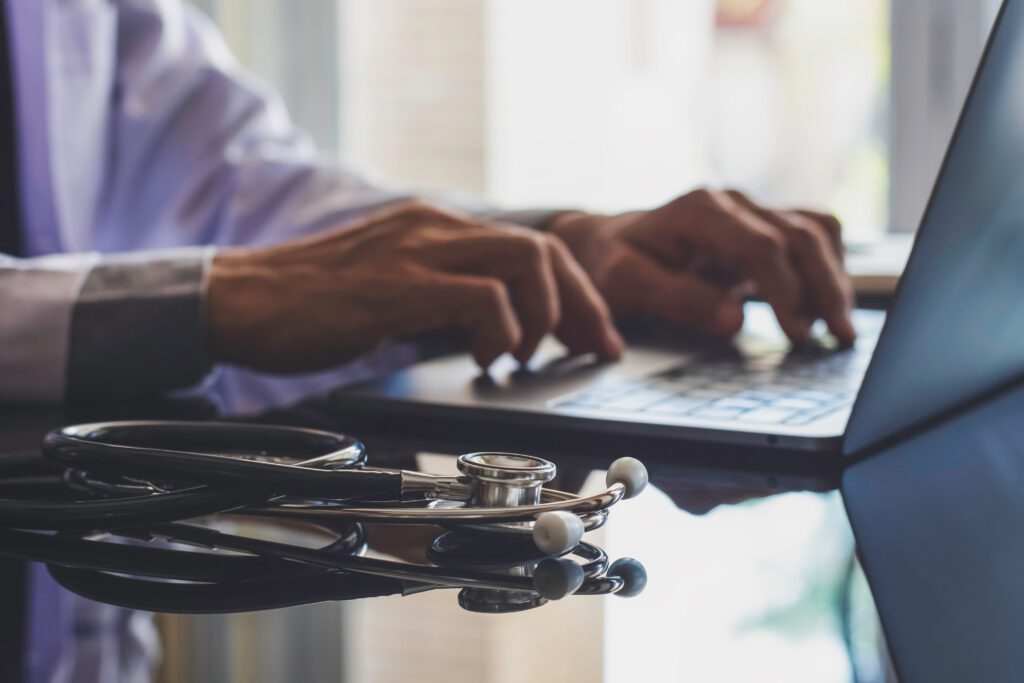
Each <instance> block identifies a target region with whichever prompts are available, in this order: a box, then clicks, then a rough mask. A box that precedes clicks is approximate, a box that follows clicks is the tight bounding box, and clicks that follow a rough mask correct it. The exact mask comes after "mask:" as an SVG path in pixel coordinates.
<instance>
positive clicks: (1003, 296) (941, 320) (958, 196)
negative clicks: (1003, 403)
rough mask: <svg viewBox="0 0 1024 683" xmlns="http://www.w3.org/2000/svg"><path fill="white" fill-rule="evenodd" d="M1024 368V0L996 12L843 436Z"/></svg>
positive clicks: (847, 446) (933, 408) (856, 439)
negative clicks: (998, 13)
mask: <svg viewBox="0 0 1024 683" xmlns="http://www.w3.org/2000/svg"><path fill="white" fill-rule="evenodd" d="M1021 376H1024V0H1007V1H1006V2H1005V3H1004V5H1003V8H1002V11H1001V13H1000V16H999V18H998V19H997V20H996V23H995V27H994V28H993V32H992V36H991V37H990V38H989V43H988V46H987V48H986V50H985V55H984V56H983V57H982V60H981V64H980V66H979V67H978V74H977V75H976V76H975V80H974V84H973V86H972V88H971V92H970V94H969V95H968V97H967V102H966V104H965V105H964V110H963V112H962V114H961V117H960V122H959V124H958V125H957V130H956V132H955V133H954V135H953V141H952V142H951V143H950V147H949V150H948V151H947V153H946V159H945V161H944V163H943V168H942V170H941V171H940V173H939V177H938V180H937V182H936V185H935V188H934V190H933V192H932V196H931V199H930V201H929V204H928V208H927V209H926V211H925V214H924V218H923V220H922V223H921V226H920V230H919V231H918V237H917V241H916V243H915V245H914V251H913V253H912V254H911V257H910V261H909V262H908V264H907V268H906V270H905V271H904V273H903V278H902V279H901V281H900V286H899V290H898V292H897V295H896V299H895V301H894V302H893V306H892V308H891V310H890V311H889V316H888V319H887V321H886V325H885V329H884V330H883V332H882V336H881V338H880V340H879V342H878V346H877V348H876V350H875V354H874V357H873V358H872V359H871V365H870V367H869V368H868V372H867V375H866V376H865V379H864V384H863V385H862V387H861V391H860V394H859V395H858V397H857V402H856V404H855V406H854V409H853V414H852V415H851V417H850V422H849V424H848V427H847V433H846V438H845V441H844V445H843V450H844V452H845V453H847V454H850V453H856V452H859V451H861V450H863V449H865V448H867V447H870V446H872V445H875V444H877V443H879V442H880V441H882V440H884V439H886V438H887V437H891V436H894V435H896V434H898V433H901V432H903V431H904V430H906V429H908V428H910V427H913V426H915V425H918V424H920V423H921V422H923V421H925V420H927V419H929V418H932V417H935V416H936V415H939V414H941V413H943V412H944V411H947V410H949V409H952V408H955V407H957V406H959V405H961V404H963V403H966V402H968V401H969V400H971V399H973V398H976V397H978V396H980V395H983V394H985V393H987V392H989V391H991V390H994V389H996V388H998V387H1001V386H1003V385H1006V384H1008V383H1009V382H1011V381H1012V380H1014V379H1015V378H1019V377H1021Z"/></svg>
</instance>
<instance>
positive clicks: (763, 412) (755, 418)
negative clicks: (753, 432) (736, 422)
mask: <svg viewBox="0 0 1024 683" xmlns="http://www.w3.org/2000/svg"><path fill="white" fill-rule="evenodd" d="M798 412H800V411H798V410H793V409H792V408H771V407H769V408H755V409H754V410H750V411H747V412H746V413H744V414H743V416H742V417H741V418H740V419H741V420H742V421H743V422H759V423H764V424H779V423H780V422H784V421H786V420H787V419H789V418H791V417H793V416H794V415H795V414H797V413H798Z"/></svg>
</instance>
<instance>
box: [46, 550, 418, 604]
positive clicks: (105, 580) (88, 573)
mask: <svg viewBox="0 0 1024 683" xmlns="http://www.w3.org/2000/svg"><path fill="white" fill-rule="evenodd" d="M292 564H293V563H292ZM293 566H294V564H293ZM48 569H49V571H50V575H51V576H53V578H54V580H55V581H56V582H57V583H59V584H60V585H61V586H63V587H64V588H67V589H68V590H70V591H73V592H75V593H78V594H79V595H82V596H84V597H86V598H89V599H91V600H97V601H100V602H104V603H108V604H112V605H118V606H120V607H126V608H129V609H139V610H146V611H149V612H162V613H167V614H224V613H238V612H255V611H260V610H267V609H277V608H281V607H294V606H296V605H307V604H312V603H317V602H327V601H332V600H356V599H360V598H374V597H382V596H387V595H400V594H403V593H404V592H405V590H406V585H405V584H404V583H403V582H402V581H399V580H397V579H391V578H387V577H381V576H370V575H357V574H339V573H335V572H324V571H320V572H318V573H314V574H309V573H305V574H303V573H301V572H297V573H294V574H292V575H284V576H278V577H273V578H255V579H245V580H238V579H234V580H229V579H225V580H220V581H217V582H213V583H170V582H166V581H153V580H148V579H139V578H136V577H131V576H119V575H114V574H109V573H107V572H105V571H98V570H95V569H84V568H79V567H69V566H63V565H49V567H48Z"/></svg>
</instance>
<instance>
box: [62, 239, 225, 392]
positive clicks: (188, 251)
mask: <svg viewBox="0 0 1024 683" xmlns="http://www.w3.org/2000/svg"><path fill="white" fill-rule="evenodd" d="M212 253H213V250H212V248H210V247H187V248H181V249H171V250H161V251H155V252H144V251H143V252H134V253H129V254H116V255H110V256H104V257H102V258H101V259H100V260H99V262H97V263H96V264H95V265H94V266H93V268H92V269H91V270H90V271H89V274H88V275H87V276H86V278H85V282H84V284H83V285H82V288H81V291H80V292H79V296H78V299H77V300H76V302H75V304H74V308H73V310H72V316H71V332H70V345H69V350H68V366H67V384H66V394H67V396H68V397H81V396H90V395H103V396H138V395H154V394H159V393H163V392H164V391H167V390H170V389H176V388H181V387H187V386H191V385H193V384H196V383H197V382H199V381H200V380H201V379H202V378H203V376H204V375H206V374H207V373H208V372H209V370H210V359H209V355H208V351H207V343H206V329H205V321H204V319H203V316H204V310H203V308H204V299H205V296H204V294H205V288H206V280H207V274H208V272H209V264H210V260H211V259H212Z"/></svg>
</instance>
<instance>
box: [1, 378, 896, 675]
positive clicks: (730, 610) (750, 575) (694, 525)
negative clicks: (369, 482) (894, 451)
mask: <svg viewBox="0 0 1024 683" xmlns="http://www.w3.org/2000/svg"><path fill="white" fill-rule="evenodd" d="M317 386H318V387H319V386H320V385H317ZM256 393H260V392H256ZM273 393H274V392H266V393H262V394H260V397H259V401H260V402H262V403H263V404H264V405H263V408H264V409H265V412H264V413H263V417H262V418H261V419H264V420H266V421H272V422H278V423H290V424H302V425H308V426H316V427H326V428H330V427H334V426H337V422H336V420H334V419H333V418H332V417H331V416H330V415H329V414H328V413H327V412H326V411H325V410H324V409H323V406H325V405H326V403H325V402H324V401H322V400H320V399H316V398H314V399H312V400H308V401H301V402H298V403H296V402H295V401H292V400H291V398H292V397H294V395H295V394H294V392H287V393H288V396H289V399H288V401H287V405H285V406H284V407H282V406H281V405H275V402H274V400H273V396H272V394H273ZM268 397H269V398H268ZM243 399H244V400H243ZM234 400H235V402H236V403H244V404H245V406H246V407H247V408H248V409H249V410H246V412H247V413H249V414H252V413H253V411H252V410H251V408H252V406H253V405H255V403H254V401H255V400H256V399H254V398H253V397H252V396H250V395H246V396H236V397H235V399H234ZM234 412H235V411H234V410H233V406H232V401H224V400H216V401H212V402H209V401H206V400H200V401H190V402H183V403H181V402H179V403H172V404H158V405H148V406H147V405H141V406H140V405H130V406H117V405H110V406H103V405H90V406H87V407H85V408H82V409H79V408H75V407H71V408H69V409H66V410H63V411H45V410H20V411H16V410H5V411H4V412H3V416H2V417H0V450H2V451H5V452H6V451H12V450H24V449H28V448H33V447H34V446H35V444H37V443H38V440H39V438H40V437H41V436H42V434H43V433H45V431H47V430H48V429H50V428H52V427H55V426H58V425H61V424H65V423H69V422H77V421H85V420H94V419H126V418H140V419H141V418H168V417H169V418H175V417H177V418H196V417H212V416H215V415H218V414H226V415H229V416H230V415H233V414H234ZM395 436H396V439H395V443H396V444H398V445H397V446H395V447H391V445H389V444H388V443H387V441H386V440H383V439H379V438H377V439H375V440H374V441H372V442H371V443H370V447H371V457H372V458H375V459H377V461H378V462H386V463H389V464H403V465H408V464H410V463H409V459H410V458H411V457H412V456H411V454H410V451H409V447H410V444H408V443H405V442H403V441H402V440H401V439H400V438H398V437H400V436H401V435H400V429H396V431H395ZM493 448H494V449H496V450H500V449H502V444H494V445H493ZM547 455H552V453H548V454H547ZM636 455H638V456H640V457H643V454H636ZM555 459H556V461H557V458H555ZM416 460H417V463H416V464H418V465H419V466H420V467H421V468H423V469H427V470H431V471H445V470H450V469H451V468H452V466H453V459H452V458H451V457H450V456H444V455H425V454H421V455H419V456H418V457H417V458H416ZM558 464H559V466H560V478H559V481H558V482H557V483H558V486H559V487H560V488H564V489H568V490H581V489H582V490H592V489H596V488H598V487H599V486H600V484H601V481H602V480H603V473H601V472H599V471H598V472H595V471H592V469H591V467H590V466H588V465H586V464H585V463H583V462H581V461H580V460H579V459H578V458H571V459H567V460H566V461H565V462H559V463H558ZM652 484H653V486H652V487H651V488H650V489H649V490H648V491H647V492H645V494H644V495H642V496H641V497H640V498H638V499H636V500H632V501H626V502H625V503H623V504H622V505H621V506H619V507H617V508H616V509H614V510H613V512H612V515H611V519H610V522H609V524H608V525H607V526H606V527H605V528H604V529H602V530H599V531H597V532H595V533H593V534H590V535H588V540H591V541H593V542H595V543H597V544H598V545H601V546H602V547H604V548H605V549H606V550H607V551H608V553H609V555H610V556H611V557H612V558H613V559H614V558H616V557H621V556H631V557H635V558H637V559H639V560H640V561H641V562H643V563H644V565H645V566H646V568H647V570H648V574H649V583H648V587H647V590H646V591H645V592H644V593H643V594H642V595H640V596H638V597H635V598H630V599H624V598H619V597H615V596H609V597H590V596H571V597H569V598H566V599H564V600H561V601H558V602H551V603H548V604H546V605H544V606H541V607H539V608H537V609H533V610H530V611H525V612H520V613H516V614H506V615H489V614H475V613H470V612H467V611H465V610H463V609H462V608H460V607H459V605H458V603H457V600H456V595H455V591H449V590H442V591H432V592H428V593H423V594H418V595H410V596H405V597H388V598H375V599H366V600H360V601H353V602H344V603H337V602H326V603H322V604H313V605H308V606H301V607H293V608H287V609H280V610H272V611H265V612H255V613H248V614H233V615H204V616H177V615H175V616H169V615H158V616H157V617H156V619H157V623H158V625H159V628H160V631H161V635H162V642H163V649H164V654H163V658H162V663H161V664H160V668H159V670H158V672H157V676H158V680H165V681H179V680H188V681H196V682H201V681H232V680H234V681H246V682H248V681H278V680H301V681H338V680H345V681H408V680H416V681H434V680H436V681H474V682H475V681H505V680H513V679H515V680H536V681H548V680H551V681H591V680H606V681H635V680H692V681H737V680H754V679H757V680H786V681H801V680H806V681H815V682H819V681H843V682H845V681H849V680H851V654H852V661H854V662H855V663H856V664H857V666H858V669H859V671H860V673H861V675H862V679H863V680H871V678H870V676H871V675H884V672H883V671H882V666H881V665H880V663H879V662H880V661H881V660H880V654H879V652H880V646H879V643H880V639H879V634H878V631H877V622H876V620H875V616H874V612H873V605H872V603H871V599H870V595H869V593H868V591H867V589H866V586H865V585H864V584H863V580H862V579H861V578H860V575H859V572H858V571H856V570H855V567H854V566H853V565H852V564H851V558H852V545H853V543H852V538H851V535H850V531H849V527H848V525H847V522H846V519H845V516H844V513H843V509H842V505H841V504H840V501H839V500H838V495H837V494H836V493H834V492H832V493H827V492H825V493H821V492H819V493H813V492H786V491H784V490H781V489H779V490H768V489H765V488H764V486H763V481H759V480H757V481H755V480H753V479H752V480H750V481H747V482H744V481H743V480H742V479H740V480H737V479H736V478H735V477H722V476H720V475H719V474H718V473H715V472H711V471H699V470H694V469H692V468H691V469H683V468H674V467H672V466H671V465H670V464H668V463H660V464H659V465H658V466H657V467H653V468H652ZM716 506H717V507H716ZM712 508H714V509H713V510H712ZM708 510H711V511H710V512H707V511H708ZM701 513H707V514H701ZM428 533H429V532H428ZM425 540H429V539H426V538H424V537H423V534H422V532H421V533H419V534H418V535H417V534H415V533H412V534H406V535H404V536H398V537H395V538H393V539H391V540H390V541H388V543H389V544H390V546H389V547H388V548H386V549H387V550H389V551H390V552H391V553H392V554H394V555H396V556H410V557H412V556H415V552H416V549H417V548H422V547H423V543H424V541H425ZM875 680H880V679H877V678H876V679H875Z"/></svg>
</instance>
